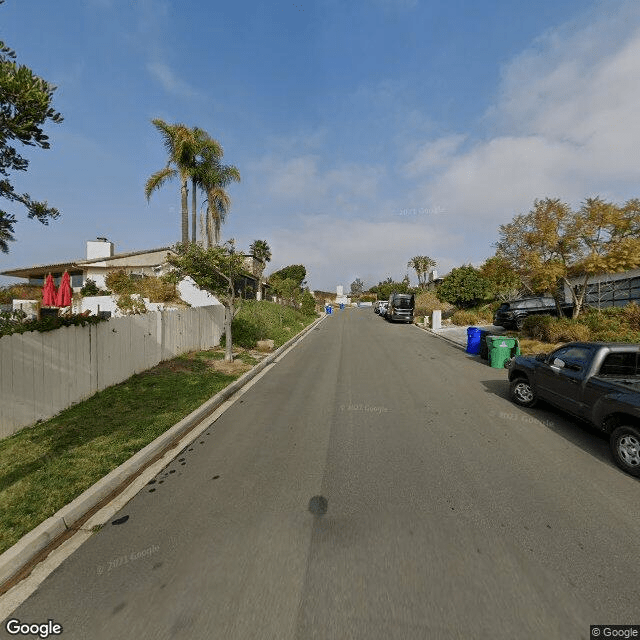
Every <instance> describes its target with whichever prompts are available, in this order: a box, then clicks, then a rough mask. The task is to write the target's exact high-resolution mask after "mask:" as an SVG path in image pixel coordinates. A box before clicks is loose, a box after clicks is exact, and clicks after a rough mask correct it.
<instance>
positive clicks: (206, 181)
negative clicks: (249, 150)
mask: <svg viewBox="0 0 640 640" xmlns="http://www.w3.org/2000/svg"><path fill="white" fill-rule="evenodd" d="M207 137H208V136H207ZM212 143H215V144H212ZM222 155H223V152H222V147H220V145H218V143H216V142H215V140H211V138H208V141H206V142H205V144H203V146H202V147H201V148H200V151H199V154H198V158H197V163H196V167H195V171H194V176H193V192H194V193H195V190H196V187H198V188H200V189H202V191H204V192H205V194H206V196H207V198H206V200H205V202H206V203H207V213H206V223H204V224H203V225H202V226H203V227H204V229H203V234H202V235H203V239H204V237H205V234H206V243H205V244H206V246H211V245H213V244H218V242H220V228H221V226H222V223H223V222H224V221H225V218H226V217H227V214H228V213H229V209H230V207H231V199H230V198H229V195H228V194H227V192H226V191H225V189H226V187H228V186H229V185H230V184H231V183H232V182H240V172H239V171H238V169H237V167H235V166H233V165H225V164H222V163H221V162H220V160H221V158H222ZM193 216H194V218H193V220H194V222H193V226H194V230H193V241H194V242H195V200H194V201H193Z"/></svg>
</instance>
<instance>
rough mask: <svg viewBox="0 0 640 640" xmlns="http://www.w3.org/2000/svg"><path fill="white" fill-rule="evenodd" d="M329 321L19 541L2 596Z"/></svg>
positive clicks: (1, 570) (8, 559) (8, 554)
mask: <svg viewBox="0 0 640 640" xmlns="http://www.w3.org/2000/svg"><path fill="white" fill-rule="evenodd" d="M325 317H326V314H323V315H322V316H321V317H320V318H318V319H317V320H315V321H314V322H312V323H311V324H310V325H309V326H308V327H305V328H304V329H303V330H302V331H301V332H300V333H299V334H297V335H296V336H294V337H293V338H291V339H290V340H288V341H287V342H286V343H285V344H283V345H282V346H281V347H280V348H279V349H277V350H276V351H274V352H273V353H272V354H270V355H268V356H267V357H266V358H264V359H263V360H262V361H261V362H259V363H258V364H257V365H255V366H254V367H253V368H252V369H251V370H249V371H247V372H246V373H245V374H243V375H242V376H241V377H240V378H238V379H237V380H235V381H234V382H232V383H231V384H230V385H228V386H227V387H225V388H224V389H223V390H222V391H220V392H219V393H217V394H216V395H215V396H213V397H212V398H210V399H209V400H207V401H206V402H205V403H204V404H202V405H200V406H199V407H198V408H197V409H195V410H194V411H192V412H191V413H190V414H189V415H188V416H186V417H185V418H183V419H182V420H180V422H178V423H177V424H175V425H174V426H173V427H171V428H170V429H168V430H167V431H165V432H164V433H163V434H162V435H160V436H158V437H157V438H156V439H155V440H154V441H153V442H150V443H149V444H148V445H147V446H146V447H144V449H141V450H140V451H138V453H136V454H135V455H133V456H132V457H131V458H129V460H127V461H126V462H123V463H122V464H121V465H120V466H119V467H116V468H115V469H114V470H113V471H111V472H110V473H108V474H107V475H106V476H105V477H104V478H102V479H101V480H98V482H96V483H95V484H94V485H93V486H91V487H89V488H88V489H87V490H86V491H84V492H83V493H81V494H80V495H79V496H78V497H77V498H76V499H75V500H73V501H72V502H70V503H69V504H68V505H66V506H65V507H62V509H60V510H59V511H58V512H56V513H55V514H54V515H53V516H51V517H50V518H48V519H47V520H45V521H44V522H42V523H41V524H39V525H38V526H37V527H36V528H35V529H33V530H32V531H30V532H29V533H27V534H26V535H25V536H23V537H22V538H21V539H20V540H18V542H16V544H14V545H13V546H12V547H10V548H9V549H7V550H6V551H5V552H4V553H3V554H2V555H0V593H2V591H3V586H4V584H5V583H6V582H8V581H9V580H11V579H12V578H14V577H15V576H16V574H18V573H19V572H20V570H21V569H23V567H25V565H27V564H29V563H30V562H31V561H32V560H34V559H35V558H36V556H38V555H39V554H43V553H44V552H45V551H46V550H47V547H49V546H50V545H53V544H54V543H56V542H57V541H58V540H60V539H61V538H62V537H63V536H65V535H68V534H69V533H70V532H73V531H74V530H77V529H79V528H80V526H81V524H82V521H83V520H86V519H87V518H88V517H89V516H90V515H91V512H92V511H95V510H96V509H97V508H98V507H99V506H100V505H101V503H103V502H106V501H108V500H112V499H113V498H114V497H115V496H116V495H117V494H119V493H120V492H121V491H123V490H124V489H125V488H126V485H127V484H128V483H129V482H130V481H132V480H133V479H134V478H135V477H136V476H137V475H138V474H140V473H141V472H142V471H143V470H144V469H145V467H147V466H148V465H149V464H151V463H152V462H153V461H154V460H157V459H158V458H160V457H161V456H162V455H164V454H165V453H167V452H168V451H169V450H171V449H172V448H173V447H175V446H177V444H178V442H179V441H180V440H181V439H182V437H184V436H185V435H186V434H187V433H188V432H189V431H190V430H191V429H193V428H194V427H195V426H196V425H197V424H199V423H200V422H201V421H202V420H204V419H205V418H206V417H207V416H209V415H211V414H212V413H213V412H214V411H215V410H216V409H217V408H218V407H219V406H220V405H221V404H223V402H225V400H227V399H228V398H229V397H230V396H232V395H233V394H234V393H236V392H237V391H238V390H239V389H241V388H242V387H243V386H244V385H245V384H247V382H249V381H250V380H252V379H253V378H255V376H257V375H258V374H259V373H260V372H261V371H262V370H263V369H265V368H266V367H267V366H269V365H270V364H271V363H273V362H274V361H275V360H277V358H278V357H279V356H280V355H281V354H283V353H284V352H285V351H286V350H287V349H289V348H290V347H292V346H293V345H294V344H295V343H296V342H298V341H299V340H301V339H302V337H303V336H305V335H306V334H307V333H308V332H309V331H311V330H312V329H313V328H315V327H316V325H318V324H319V323H320V322H322V321H323V320H324V319H325ZM176 453H177V452H176Z"/></svg>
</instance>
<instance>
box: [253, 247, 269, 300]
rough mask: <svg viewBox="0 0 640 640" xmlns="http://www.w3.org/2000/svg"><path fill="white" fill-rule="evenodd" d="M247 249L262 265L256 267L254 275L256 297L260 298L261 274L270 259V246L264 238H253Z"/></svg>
mask: <svg viewBox="0 0 640 640" xmlns="http://www.w3.org/2000/svg"><path fill="white" fill-rule="evenodd" d="M249 251H250V252H251V253H252V254H253V256H254V257H255V258H257V259H258V260H259V261H260V264H261V265H262V266H260V267H258V269H256V276H258V295H257V299H258V300H262V274H263V273H264V270H265V269H266V267H267V262H270V261H271V248H270V247H269V245H268V244H267V241H266V240H254V241H253V242H252V243H251V245H250V246H249Z"/></svg>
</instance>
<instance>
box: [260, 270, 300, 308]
mask: <svg viewBox="0 0 640 640" xmlns="http://www.w3.org/2000/svg"><path fill="white" fill-rule="evenodd" d="M306 276H307V269H306V268H305V267H304V266H303V265H301V264H292V265H289V266H287V267H283V268H282V269H280V270H278V271H275V272H274V273H272V274H271V275H270V276H269V284H270V285H271V287H272V289H273V291H274V293H275V294H276V296H278V297H279V298H281V299H282V300H283V302H284V303H285V304H288V305H289V306H292V307H294V308H297V307H298V305H299V304H300V299H301V296H302V290H303V287H304V285H305V284H306V283H305V278H306Z"/></svg>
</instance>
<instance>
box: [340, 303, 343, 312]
mask: <svg viewBox="0 0 640 640" xmlns="http://www.w3.org/2000/svg"><path fill="white" fill-rule="evenodd" d="M340 309H341V310H342V309H344V302H341V303H340Z"/></svg>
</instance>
